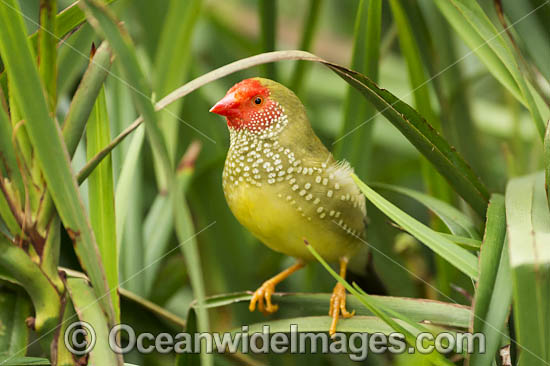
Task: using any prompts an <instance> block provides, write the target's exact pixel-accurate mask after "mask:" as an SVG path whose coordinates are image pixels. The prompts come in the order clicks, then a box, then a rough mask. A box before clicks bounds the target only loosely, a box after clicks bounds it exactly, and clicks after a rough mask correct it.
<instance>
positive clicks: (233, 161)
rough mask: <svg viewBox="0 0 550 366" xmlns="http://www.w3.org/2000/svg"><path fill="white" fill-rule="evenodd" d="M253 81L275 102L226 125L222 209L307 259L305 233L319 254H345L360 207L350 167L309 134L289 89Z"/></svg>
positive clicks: (357, 231)
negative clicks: (241, 123)
mask: <svg viewBox="0 0 550 366" xmlns="http://www.w3.org/2000/svg"><path fill="white" fill-rule="evenodd" d="M255 79H256V80H258V81H259V82H260V83H261V85H262V86H264V87H266V88H267V89H268V90H269V97H268V98H269V100H271V101H274V102H275V103H273V105H270V107H269V108H268V109H266V110H265V111H263V112H262V113H257V114H255V115H254V116H253V119H252V121H253V123H251V125H250V128H247V127H244V128H240V129H235V128H230V138H231V144H230V148H229V152H228V155H227V159H226V162H225V167H224V173H223V187H224V193H225V196H226V199H227V203H228V205H229V207H230V208H231V210H232V212H233V213H234V215H235V216H236V218H237V219H238V220H239V221H240V222H241V224H242V225H244V226H245V227H246V228H247V229H249V230H250V231H251V232H252V233H253V234H254V235H255V236H256V237H257V238H258V239H259V240H261V241H262V242H263V243H264V244H266V245H267V246H268V247H270V248H272V249H273V250H276V251H279V252H282V253H284V254H287V255H290V256H294V257H297V258H301V259H304V260H309V259H311V255H310V253H309V251H308V250H307V248H306V247H305V245H304V242H303V239H307V240H308V241H309V242H310V243H311V245H313V246H314V247H315V248H316V249H317V250H318V251H319V252H320V254H321V255H322V256H323V257H324V258H326V259H327V260H335V259H337V258H340V257H349V256H351V255H353V253H354V252H355V251H356V250H357V249H358V247H359V246H360V242H361V241H360V239H359V238H360V237H362V236H363V235H364V219H365V215H366V211H365V199H364V196H363V195H362V194H361V193H360V191H359V189H358V188H357V186H356V185H355V183H354V181H353V179H352V177H351V174H352V169H351V168H350V167H349V165H348V164H347V163H341V162H337V161H336V160H335V159H334V157H333V156H332V154H331V153H330V152H329V151H328V150H327V148H326V147H325V146H324V145H323V144H322V142H321V141H320V140H319V138H318V137H317V136H316V135H315V132H314V131H313V129H312V127H311V124H310V122H309V120H308V118H307V115H306V111H305V108H304V106H303V104H302V103H301V101H300V100H299V99H298V97H297V96H296V95H295V94H294V93H293V92H292V91H290V90H289V89H287V88H286V87H284V86H283V85H281V84H279V83H277V82H274V81H272V80H268V79H263V78H255ZM254 124H257V125H258V126H260V125H261V126H265V125H267V126H268V127H267V128H258V129H255V128H254V127H253V125H254Z"/></svg>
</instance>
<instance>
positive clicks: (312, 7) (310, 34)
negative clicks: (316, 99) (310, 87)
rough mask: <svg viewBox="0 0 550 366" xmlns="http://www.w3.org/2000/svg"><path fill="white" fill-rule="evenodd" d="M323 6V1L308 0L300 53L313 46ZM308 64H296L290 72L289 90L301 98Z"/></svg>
mask: <svg viewBox="0 0 550 366" xmlns="http://www.w3.org/2000/svg"><path fill="white" fill-rule="evenodd" d="M322 5H323V0H310V1H309V8H308V11H307V14H306V21H305V24H304V31H303V32H302V39H301V40H300V46H299V49H300V50H302V51H310V49H311V46H312V44H313V39H314V37H315V34H316V33H317V28H318V27H317V25H318V24H319V14H320V13H321V8H322ZM308 68H309V67H308V64H307V63H305V62H303V61H302V62H300V61H299V62H297V63H296V66H295V67H294V71H293V72H292V77H291V79H290V89H292V90H293V91H294V93H295V94H296V95H298V96H299V97H301V96H302V91H303V90H304V86H305V85H304V80H305V78H306V74H307V70H308Z"/></svg>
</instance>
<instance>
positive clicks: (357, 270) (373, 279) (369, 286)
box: [347, 251, 388, 295]
mask: <svg viewBox="0 0 550 366" xmlns="http://www.w3.org/2000/svg"><path fill="white" fill-rule="evenodd" d="M360 262H362V263H355V265H353V266H350V268H349V272H348V275H347V280H348V282H349V283H352V282H356V283H357V285H359V287H361V288H362V289H363V290H364V291H365V292H366V293H368V294H370V295H388V292H387V290H386V286H385V285H384V282H383V281H382V279H381V278H380V276H379V275H378V273H376V269H375V268H374V261H373V259H372V252H370V251H367V252H366V253H364V260H363V261H360Z"/></svg>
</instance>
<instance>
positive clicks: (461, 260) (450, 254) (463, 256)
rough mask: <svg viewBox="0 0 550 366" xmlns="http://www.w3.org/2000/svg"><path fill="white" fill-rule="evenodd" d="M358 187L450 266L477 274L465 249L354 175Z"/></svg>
mask: <svg viewBox="0 0 550 366" xmlns="http://www.w3.org/2000/svg"><path fill="white" fill-rule="evenodd" d="M353 178H354V179H355V182H356V183H357V185H358V187H359V189H360V190H361V192H363V194H364V195H365V197H367V199H368V200H369V201H370V202H372V204H374V205H375V206H376V207H378V209H379V210H380V211H382V212H383V213H384V214H386V215H387V216H388V217H389V218H390V219H392V220H393V221H395V222H396V223H397V224H398V225H400V226H401V227H402V228H403V229H404V230H406V231H407V232H408V233H409V234H411V235H412V236H414V237H415V238H416V239H418V240H419V241H420V242H422V243H424V244H425V245H426V246H427V247H428V248H430V249H431V250H433V251H434V252H435V253H437V254H439V255H440V256H441V257H442V258H444V259H445V260H446V261H447V262H449V263H450V264H451V265H452V266H454V267H456V268H457V269H458V270H460V271H461V272H463V273H464V274H466V275H467V276H469V277H470V278H472V279H476V278H477V276H478V271H477V258H476V257H475V256H474V255H473V254H472V253H470V252H468V251H467V250H466V249H464V248H461V247H458V246H456V245H454V244H453V243H452V242H451V241H450V240H448V239H446V238H445V237H443V236H441V235H440V234H438V233H437V232H436V231H434V230H432V229H430V228H429V227H427V226H426V225H424V224H422V223H421V222H419V221H417V220H416V219H414V218H413V217H411V216H409V215H407V214H406V213H405V212H403V211H402V210H400V209H399V208H398V207H397V206H395V205H393V204H392V203H391V202H389V201H387V200H386V199H384V197H382V196H381V195H379V194H378V193H376V192H375V191H374V190H372V188H370V187H369V186H367V185H366V184H365V183H363V182H361V181H360V180H359V178H357V177H356V176H355V175H354V176H353Z"/></svg>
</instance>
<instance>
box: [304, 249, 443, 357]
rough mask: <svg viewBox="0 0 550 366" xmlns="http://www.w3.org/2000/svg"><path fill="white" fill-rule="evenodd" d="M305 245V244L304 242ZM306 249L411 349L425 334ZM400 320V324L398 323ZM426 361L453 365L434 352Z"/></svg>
mask: <svg viewBox="0 0 550 366" xmlns="http://www.w3.org/2000/svg"><path fill="white" fill-rule="evenodd" d="M306 244H307V242H306ZM307 248H308V249H309V251H310V252H311V254H313V256H314V257H315V259H317V261H319V262H320V263H321V264H322V265H323V267H325V269H326V270H327V271H328V272H329V273H330V274H331V275H332V277H334V278H335V279H336V280H337V281H338V282H340V283H341V284H342V285H344V287H345V288H346V289H347V290H348V291H349V292H351V293H352V294H353V295H354V296H355V297H356V298H357V299H358V300H359V301H360V302H361V303H362V304H363V305H364V306H365V307H367V308H368V309H369V311H371V312H372V313H373V314H374V315H375V316H376V317H377V318H380V320H382V321H383V322H384V323H386V324H387V325H388V326H389V327H390V328H392V329H393V330H395V331H397V332H399V333H401V334H403V335H404V337H405V340H406V342H407V343H408V344H409V346H411V347H415V346H416V336H415V335H417V334H418V333H420V332H425V331H427V330H428V329H427V328H426V327H425V326H424V325H420V324H418V323H416V322H414V321H413V320H411V319H409V318H407V317H406V316H404V315H403V314H400V313H399V312H397V311H393V310H390V309H388V308H384V307H382V306H380V304H378V303H376V301H375V300H373V298H372V297H370V296H369V295H367V293H366V292H364V291H363V290H361V288H359V287H358V286H357V285H356V284H355V285H354V286H351V285H350V284H349V283H347V282H346V280H345V279H343V278H342V277H340V276H339V275H338V273H336V272H335V271H334V270H333V269H332V268H331V267H330V266H329V265H328V263H327V262H325V260H324V259H323V258H322V257H321V256H320V255H319V254H318V253H317V252H316V250H315V248H314V247H313V245H310V244H307ZM398 320H400V321H401V322H398ZM402 323H404V324H406V325H408V327H406V326H405V325H402ZM426 361H429V362H430V363H431V364H432V365H434V366H435V365H453V363H452V362H450V361H448V360H447V359H446V358H445V357H443V356H442V355H440V354H439V353H437V352H435V353H432V354H429V355H426Z"/></svg>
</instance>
